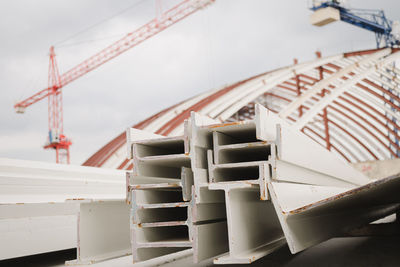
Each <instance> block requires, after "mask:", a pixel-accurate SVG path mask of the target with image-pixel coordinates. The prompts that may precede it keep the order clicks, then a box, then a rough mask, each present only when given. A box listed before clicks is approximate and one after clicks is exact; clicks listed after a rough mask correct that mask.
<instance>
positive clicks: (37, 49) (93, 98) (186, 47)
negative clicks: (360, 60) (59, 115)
mask: <svg viewBox="0 0 400 267" xmlns="http://www.w3.org/2000/svg"><path fill="white" fill-rule="evenodd" d="M163 1H164V6H168V5H171V4H174V3H177V2H178V1H176V0H163ZM136 3H137V4H136ZM349 4H350V6H351V7H358V8H373V9H383V10H384V11H385V12H386V14H387V16H388V17H389V18H390V19H392V20H399V19H400V13H399V10H400V1H397V0H380V1H376V0H375V1H374V0H364V1H363V0H353V1H351V2H350V3H349ZM308 5H309V1H307V0H279V1H278V0H275V1H272V0H216V2H215V3H214V4H213V5H212V6H210V7H208V8H207V9H205V10H203V11H200V12H197V13H195V14H193V15H191V16H190V17H188V18H186V19H185V20H183V21H181V22H179V23H178V24H176V25H174V26H172V27H171V28H169V29H167V30H166V31H164V32H162V33H161V34H158V35H157V36H155V37H153V38H151V39H149V40H147V41H146V42H144V43H143V44H141V45H139V46H137V47H135V48H133V49H131V50H130V51H128V52H126V53H125V54H123V55H120V56H119V57H117V58H115V59H114V60H112V61H110V62H108V63H106V64H105V65H103V66H101V67H100V68H99V69H97V70H95V71H93V72H91V73H89V74H87V75H85V76H84V77H81V78H80V79H78V80H76V81H74V82H73V83H71V84H69V85H67V86H66V87H65V88H63V101H64V125H65V126H64V132H65V133H66V135H67V136H69V137H70V138H71V139H72V141H73V145H72V146H71V156H72V158H71V161H72V163H73V164H81V163H82V162H83V161H85V160H86V159H87V158H88V157H89V156H90V155H92V154H93V153H94V152H96V151H97V150H98V149H99V148H100V147H102V146H103V145H104V144H106V143H107V142H108V141H110V140H111V139H112V138H114V137H115V136H116V135H118V134H119V133H121V132H122V131H124V130H125V129H126V128H127V127H128V126H132V125H133V124H135V123H137V122H139V121H141V120H142V119H145V118H146V117H149V116H150V115H152V114H154V113H156V112H158V111H160V110H161V109H163V108H165V107H168V106H170V105H173V104H175V103H177V102H178V101H182V100H184V99H186V98H188V97H191V96H193V95H195V94H199V93H201V92H203V91H205V90H209V89H211V88H216V87H221V86H222V85H224V84H227V83H233V82H236V81H238V80H241V79H244V78H248V77H250V76H253V75H255V74H258V73H261V72H265V71H268V70H271V69H275V68H278V67H282V66H285V65H288V64H291V63H292V62H293V58H298V59H299V60H300V62H301V61H306V60H311V59H314V58H315V55H314V52H315V51H316V50H321V51H322V54H323V55H325V56H326V55H333V54H337V53H341V52H348V51H353V50H360V49H369V48H375V41H374V35H373V33H370V32H368V31H365V30H362V29H359V28H356V27H354V26H351V25H348V24H345V23H342V22H337V23H334V24H331V25H328V26H326V27H322V28H317V27H314V26H312V25H310V24H309V21H308V19H309V15H310V14H311V11H309V10H308V8H307V7H308ZM116 13H121V14H120V15H118V16H114V17H113V18H111V19H107V18H110V17H112V16H113V15H114V14H116ZM154 15H155V8H154V0H144V1H143V0H142V1H138V0H120V1H115V0H86V1H78V0H75V1H71V0H60V1H54V0H36V1H28V0H15V1H1V2H0V33H1V45H0V47H1V49H0V85H1V89H0V157H9V158H18V159H29V160H41V161H49V162H53V161H54V159H55V157H54V152H52V151H48V150H43V149H42V146H43V144H44V142H45V139H46V136H47V128H48V125H47V116H48V115H47V100H42V101H41V102H39V103H36V104H35V105H33V106H31V107H29V108H28V109H27V110H26V113H25V114H24V115H20V114H15V113H14V110H13V104H14V102H16V101H18V100H22V99H23V98H25V97H28V96H30V95H31V94H33V93H35V92H37V91H39V90H41V89H43V88H45V87H46V86H47V70H48V49H49V47H50V46H51V45H54V44H55V47H56V53H57V60H58V65H59V69H60V73H63V72H65V71H67V70H68V69H69V68H71V67H73V66H75V65H77V64H79V63H80V62H82V61H83V60H84V59H86V58H87V57H89V56H91V55H93V54H95V53H96V52H97V51H99V50H100V49H102V48H104V47H105V46H107V45H108V44H111V43H112V42H113V41H116V40H117V39H118V38H121V37H123V35H124V34H126V33H128V32H130V31H133V30H135V29H137V28H138V27H139V26H141V25H143V24H145V23H146V22H147V21H149V20H150V19H152V18H153V17H154ZM100 22H102V23H100ZM96 24H97V26H96V27H92V25H96ZM87 28H90V29H89V30H85V29H87ZM82 30H85V31H83V32H82V33H80V34H77V33H79V32H81V31H82ZM64 40H66V41H64Z"/></svg>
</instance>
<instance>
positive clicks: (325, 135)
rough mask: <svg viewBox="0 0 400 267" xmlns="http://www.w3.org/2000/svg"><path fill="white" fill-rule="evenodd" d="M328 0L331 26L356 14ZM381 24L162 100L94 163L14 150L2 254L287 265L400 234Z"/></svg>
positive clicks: (397, 54) (111, 261)
mask: <svg viewBox="0 0 400 267" xmlns="http://www.w3.org/2000/svg"><path fill="white" fill-rule="evenodd" d="M184 2H185V5H189V4H190V3H191V2H195V3H197V2H201V1H184ZM327 2H328V4H325V5H324V4H321V6H319V7H320V8H315V10H316V12H318V11H322V12H324V13H323V14H322V15H321V12H319V14H318V16H322V18H320V17H317V18H315V17H314V18H313V19H314V20H315V21H314V23H315V24H316V25H317V24H321V25H323V24H326V23H328V22H330V21H335V20H343V21H346V20H347V21H351V19H352V18H351V16H350V15H349V14H350V13H349V12H350V11H349V10H348V9H344V8H343V7H342V6H341V5H340V3H338V2H337V1H327ZM192 4H193V3H192ZM197 4H198V3H197ZM190 7H191V9H190V12H194V11H195V10H196V8H200V6H199V5H194V4H193V5H191V6H190ZM186 8H187V6H186ZM335 8H336V9H335ZM178 9H179V8H178ZM179 10H180V9H179ZM335 10H336V11H335ZM180 11H182V10H180ZM190 12H189V13H187V15H189V14H191V13H190ZM337 12H341V13H337ZM346 12H347V13H346ZM167 14H168V13H167ZM175 15H176V14H175ZM175 15H174V16H175ZM353 15H354V14H353ZM346 16H347V17H346ZM182 18H183V17H179V16H178V21H179V20H180V19H182ZM164 19H166V20H167V21H168V16H166V17H164ZM357 23H359V24H360V23H361V22H360V20H358V22H357ZM363 23H366V22H363ZM361 24H362V23H361ZM361 24H360V25H361ZM360 25H358V26H360ZM363 25H364V24H363ZM365 25H366V24H365ZM390 25H393V24H390ZM393 27H394V26H393ZM375 33H376V34H377V38H380V39H379V42H380V41H382V40H386V42H387V43H386V44H387V45H385V46H384V47H382V48H377V49H371V50H364V51H351V52H347V53H342V54H338V55H328V56H325V55H322V54H321V53H320V52H316V56H315V59H313V60H310V61H307V62H302V63H299V62H297V60H294V62H293V64H292V65H290V66H286V67H283V68H279V69H276V70H271V71H268V72H265V73H261V74H259V75H256V76H254V77H250V78H248V79H245V80H242V81H238V82H235V83H232V84H230V85H227V86H224V87H222V88H218V89H213V90H209V91H206V92H204V93H201V94H199V95H196V96H193V97H191V98H189V99H187V100H185V101H183V102H180V103H177V104H175V105H173V106H171V107H169V108H166V109H164V110H161V111H160V112H158V113H157V114H154V115H152V116H150V117H148V118H147V119H145V120H143V121H141V122H140V123H137V124H135V125H132V126H130V127H129V128H127V131H126V132H123V133H121V134H120V135H119V136H117V137H116V138H114V139H113V140H111V141H110V142H108V143H107V144H105V145H104V146H103V147H102V148H100V149H99V150H98V151H97V152H96V153H94V154H93V155H92V156H91V157H90V158H89V159H87V160H86V161H85V162H84V163H83V164H82V165H83V166H71V165H61V164H50V163H43V162H34V161H22V160H11V159H0V203H1V204H2V205H0V211H1V212H0V214H1V218H0V263H1V260H5V261H4V263H6V264H7V263H10V264H11V263H15V262H12V259H14V258H18V257H23V256H29V255H36V254H41V253H48V252H54V251H60V250H66V249H71V248H76V249H77V250H76V251H77V252H76V259H74V260H71V261H67V262H66V264H67V265H76V264H79V265H86V264H88V265H92V266H159V265H164V266H209V265H210V264H251V265H254V264H255V265H257V262H262V266H267V265H268V264H270V265H271V266H276V264H278V263H277V261H276V260H270V262H268V257H271V256H273V255H274V254H276V253H282V252H281V251H286V252H288V251H290V255H293V257H295V256H296V255H299V254H298V253H299V252H302V251H305V252H307V251H309V250H312V249H315V247H318V246H320V245H321V243H323V242H326V241H327V240H331V239H333V238H339V237H346V238H349V239H351V238H359V237H370V236H380V237H382V236H397V235H398V234H399V233H400V226H399V221H398V217H399V214H400V198H399V196H398V192H399V190H400V159H399V157H400V69H399V68H398V64H397V65H396V62H399V60H400V49H399V48H397V46H398V43H396V42H397V41H396V39H390V38H388V37H387V36H386V37H385V35H384V34H383V33H380V32H378V33H377V32H375ZM392 37H393V36H391V38H392ZM385 38H386V39H385ZM393 38H394V37H393ZM377 40H378V39H377ZM393 40H394V41H393ZM378 44H379V43H378ZM118 53H119V52H118ZM94 64H97V63H94ZM93 66H94V67H93V68H96V67H97V66H95V65H93ZM89 68H90V66H89ZM85 71H87V70H86V69H85ZM77 75H78V74H77ZM79 75H82V74H81V73H80V74H79ZM77 77H78V76H77ZM74 79H76V77H75V78H74ZM72 80H73V79H72ZM62 86H64V84H63V80H62V79H61V80H58V78H55V82H54V84H53V85H51V86H49V88H47V89H45V90H47V91H45V92H44V93H45V94H47V96H49V97H50V96H51V97H54V98H57V96H58V95H59V94H60V93H59V91H57V90H59V89H60V90H61V88H62ZM39 100H40V99H36V100H35V101H39ZM21 103H22V102H21ZM24 103H25V104H24ZM24 103H23V104H24V105H25V106H23V105H22V104H21V105H19V106H18V104H17V105H16V106H17V107H27V106H28V105H30V104H26V103H28V102H24ZM29 103H30V102H29ZM49 123H50V122H49ZM52 127H53V126H50V130H52ZM54 127H55V128H57V127H58V126H54ZM127 127H128V126H127ZM56 130H59V129H56ZM50 132H51V131H50ZM60 133H61V134H62V128H61V131H60ZM61 143H62V142H60V141H59V140H58V141H56V142H53V143H52V142H50V145H51V144H53V145H54V146H55V147H58V146H59V145H60V144H61ZM66 148H67V149H68V146H67V147H66ZM57 149H65V147H58V148H57ZM349 257H352V256H351V255H350V256H349ZM382 262H385V261H384V260H382ZM387 263H388V265H391V264H392V262H391V261H390V260H389V261H387ZM279 264H282V265H284V264H283V263H282V262H280V263H279ZM362 264H363V263H362ZM362 264H361V265H362Z"/></svg>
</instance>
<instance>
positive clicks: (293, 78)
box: [83, 48, 400, 169]
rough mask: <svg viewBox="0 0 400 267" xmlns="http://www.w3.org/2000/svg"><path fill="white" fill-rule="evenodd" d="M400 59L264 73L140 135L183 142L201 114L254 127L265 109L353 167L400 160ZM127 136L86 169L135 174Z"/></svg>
mask: <svg viewBox="0 0 400 267" xmlns="http://www.w3.org/2000/svg"><path fill="white" fill-rule="evenodd" d="M399 59H400V51H398V50H397V49H390V48H387V49H374V50H366V51H358V52H351V53H344V54H340V55H336V56H330V57H321V56H320V53H317V59H315V60H313V61H309V62H305V63H300V64H297V62H295V64H293V65H291V66H288V67H284V68H281V69H277V70H274V71H270V72H267V73H263V74H260V75H257V76H254V77H252V78H249V79H247V80H243V81H240V82H237V83H235V84H232V85H229V86H226V87H223V88H221V89H214V90H211V91H208V92H205V93H203V94H200V95H197V96H195V97H192V98H190V99H188V100H186V101H183V102H181V103H178V104H176V105H174V106H172V107H169V108H167V109H164V110H162V111H160V112H159V113H157V114H155V115H153V116H151V117H149V118H148V119H146V120H144V121H142V122H140V123H138V124H136V125H134V126H133V127H134V128H137V129H142V130H146V131H149V132H154V133H156V134H159V135H165V136H177V135H182V134H183V123H184V121H185V119H188V118H189V117H190V112H191V111H195V112H198V113H200V114H202V115H205V116H208V117H210V118H212V119H216V120H219V121H221V122H224V121H235V120H245V119H252V118H253V117H254V104H255V103H261V104H263V105H264V106H265V107H267V108H268V109H270V110H271V111H273V112H276V113H278V114H279V116H280V117H281V118H284V119H285V120H287V121H288V122H289V123H290V124H292V126H293V127H295V128H297V129H299V130H301V131H302V132H303V133H304V134H306V135H308V136H309V137H310V138H312V139H313V140H315V141H316V142H318V143H319V144H321V145H322V146H324V147H326V148H327V149H328V150H331V151H332V152H334V153H336V154H338V155H339V156H340V157H342V158H343V159H344V160H346V161H348V162H361V161H366V160H381V159H388V158H396V157H400V144H399V140H400V69H398V68H396V66H395V65H396V64H395V62H396V60H399ZM125 138H126V137H125V133H122V134H121V135H119V136H118V137H116V138H115V139H113V140H112V141H111V142H109V143H108V144H106V145H105V146H104V147H103V148H101V149H100V150H99V151H98V152H96V153H95V154H94V155H92V156H91V157H90V158H89V159H88V160H87V161H86V162H85V163H84V164H83V165H86V166H97V167H108V168H118V169H131V168H132V163H131V162H129V160H127V159H126V153H125V146H124V144H125V142H126V139H125Z"/></svg>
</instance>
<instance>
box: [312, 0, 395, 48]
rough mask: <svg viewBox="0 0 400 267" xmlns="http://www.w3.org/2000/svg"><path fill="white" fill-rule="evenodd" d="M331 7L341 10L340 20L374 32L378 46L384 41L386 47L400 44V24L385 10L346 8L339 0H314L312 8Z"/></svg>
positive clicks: (315, 9) (314, 9)
mask: <svg viewBox="0 0 400 267" xmlns="http://www.w3.org/2000/svg"><path fill="white" fill-rule="evenodd" d="M329 7H330V8H333V9H335V10H338V11H339V14H340V20H342V21H344V22H347V23H350V24H353V25H355V26H358V27H361V28H363V29H366V30H369V31H372V32H374V33H375V39H376V46H377V48H380V46H381V44H382V41H384V45H385V47H394V46H399V45H400V40H399V39H400V38H399V32H398V27H399V24H398V22H393V21H391V20H389V19H387V17H386V16H385V13H384V12H383V10H375V9H353V8H345V7H344V6H343V5H342V4H341V2H340V1H338V0H330V1H314V2H313V5H312V7H311V8H310V9H311V10H313V11H318V10H321V9H324V8H329Z"/></svg>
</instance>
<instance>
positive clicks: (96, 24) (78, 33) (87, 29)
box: [54, 0, 145, 47]
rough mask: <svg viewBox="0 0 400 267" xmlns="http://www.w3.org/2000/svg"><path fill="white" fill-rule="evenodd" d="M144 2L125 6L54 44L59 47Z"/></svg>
mask: <svg viewBox="0 0 400 267" xmlns="http://www.w3.org/2000/svg"><path fill="white" fill-rule="evenodd" d="M144 2H145V0H141V1H139V2H136V3H135V4H133V5H130V6H128V7H126V8H124V9H122V10H120V11H118V12H117V13H114V14H113V15H111V16H109V17H107V18H105V19H103V20H100V21H99V22H96V23H95V24H92V25H91V26H89V27H87V28H85V29H83V30H81V31H78V32H77V33H74V34H72V35H70V36H69V37H67V38H65V39H63V40H61V41H58V42H56V43H55V44H54V46H55V47H56V46H57V47H58V45H60V44H62V43H65V42H66V41H68V40H70V39H72V38H75V37H76V36H78V35H80V34H82V33H84V32H87V31H89V30H91V29H93V28H95V27H97V26H99V25H101V24H103V23H105V22H107V21H109V20H111V19H113V18H115V17H117V16H119V15H121V14H123V13H125V12H127V11H128V10H131V9H132V8H135V7H138V6H139V5H141V4H143V3H144Z"/></svg>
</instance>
